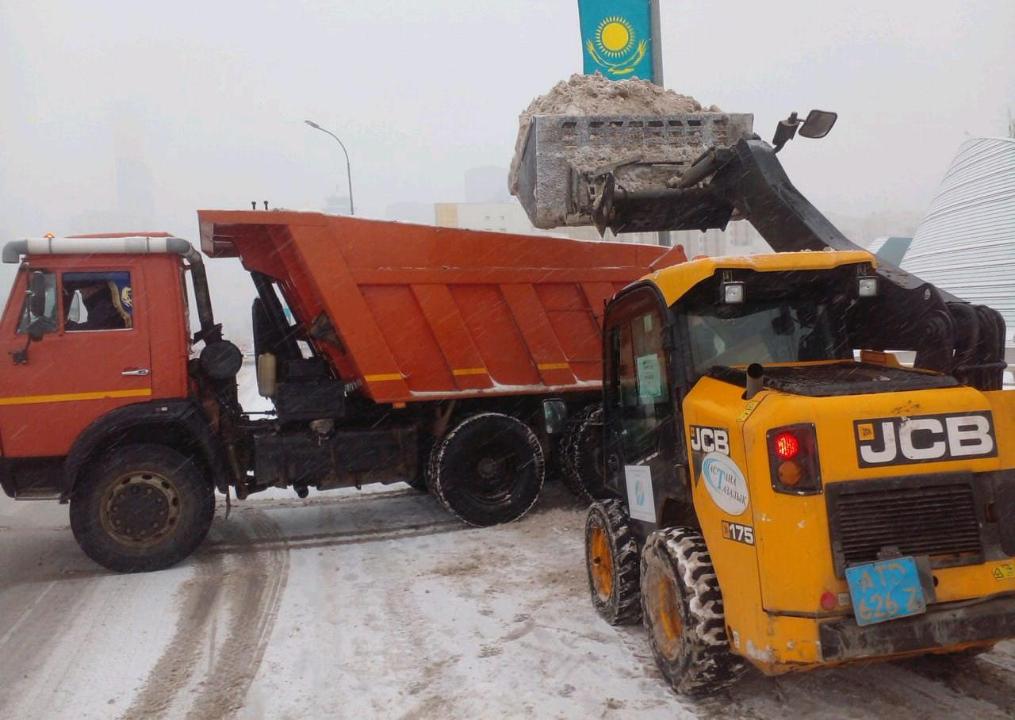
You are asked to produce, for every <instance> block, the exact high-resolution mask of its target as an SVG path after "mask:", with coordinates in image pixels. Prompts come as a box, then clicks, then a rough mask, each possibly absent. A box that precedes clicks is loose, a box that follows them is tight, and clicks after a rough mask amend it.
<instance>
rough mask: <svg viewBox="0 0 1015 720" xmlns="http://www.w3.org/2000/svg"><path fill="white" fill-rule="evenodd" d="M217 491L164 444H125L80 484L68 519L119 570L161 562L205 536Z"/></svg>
mask: <svg viewBox="0 0 1015 720" xmlns="http://www.w3.org/2000/svg"><path fill="white" fill-rule="evenodd" d="M214 516H215V491H214V488H213V487H212V485H211V483H210V482H209V481H208V480H207V479H205V478H204V477H202V474H201V472H200V470H199V469H198V467H197V465H196V463H195V462H194V461H193V460H192V459H190V458H187V457H185V456H183V455H181V454H180V453H178V452H176V451H175V450H172V449H170V448H168V447H165V446H164V445H127V446H124V447H121V448H117V449H116V450H113V451H111V452H110V453H109V454H108V455H107V456H106V457H104V458H102V459H101V460H99V462H98V463H97V464H96V465H95V466H93V467H92V468H91V469H90V470H89V472H88V473H87V475H86V476H85V477H84V478H82V480H81V481H80V482H79V483H78V486H77V487H76V488H75V490H74V494H73V495H72V496H71V501H70V525H71V530H72V531H73V532H74V538H75V539H76V540H77V541H78V545H80V546H81V549H82V550H84V551H85V554H86V555H88V557H90V558H91V559H92V560H94V561H95V562H97V563H98V564H99V565H102V566H103V567H106V568H109V569H110V570H114V571H116V572H146V571H149V570H161V569H163V568H167V567H170V566H171V565H175V564H176V563H178V562H180V560H183V559H184V558H185V557H187V556H188V555H190V554H191V553H192V552H194V550H195V548H197V546H198V545H200V544H201V541H202V540H204V537H205V535H207V534H208V528H210V527H211V522H212V518H213V517H214Z"/></svg>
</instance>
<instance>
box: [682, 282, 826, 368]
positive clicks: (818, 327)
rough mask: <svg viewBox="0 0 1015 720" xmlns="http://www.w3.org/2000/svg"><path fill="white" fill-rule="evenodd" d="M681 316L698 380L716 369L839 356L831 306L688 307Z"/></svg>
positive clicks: (807, 303) (803, 302)
mask: <svg viewBox="0 0 1015 720" xmlns="http://www.w3.org/2000/svg"><path fill="white" fill-rule="evenodd" d="M684 317H685V318H686V322H687V334H688V340H689V344H690V350H691V357H692V358H693V365H694V373H695V374H696V375H703V374H705V373H707V372H708V371H709V370H710V369H711V368H712V367H714V366H717V365H718V366H731V365H749V364H750V363H754V362H757V363H762V364H769V363H784V362H803V361H810V360H830V359H834V358H837V357H840V356H841V351H840V349H839V348H838V347H837V343H836V341H835V336H834V332H833V328H834V326H835V323H833V322H832V321H831V313H830V310H829V307H828V306H827V305H825V304H821V303H815V302H813V301H812V300H810V299H807V300H783V301H773V302H762V303H754V304H752V303H750V302H748V303H745V304H744V305H720V304H714V305H704V306H691V307H689V308H688V309H687V311H686V312H685V313H684Z"/></svg>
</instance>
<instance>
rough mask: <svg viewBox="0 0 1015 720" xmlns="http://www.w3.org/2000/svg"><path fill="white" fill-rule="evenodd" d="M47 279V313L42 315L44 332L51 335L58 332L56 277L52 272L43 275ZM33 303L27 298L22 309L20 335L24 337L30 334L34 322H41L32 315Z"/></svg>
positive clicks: (19, 324) (19, 322)
mask: <svg viewBox="0 0 1015 720" xmlns="http://www.w3.org/2000/svg"><path fill="white" fill-rule="evenodd" d="M43 275H44V276H45V278H46V312H45V314H44V315H42V317H41V320H42V322H41V323H38V326H41V328H42V332H44V333H51V332H56V275H54V274H53V273H51V272H47V273H43ZM30 306H31V303H30V302H29V301H28V296H27V295H26V296H25V304H24V306H23V307H22V308H21V319H20V320H18V335H23V334H24V333H26V332H28V326H29V325H31V324H32V322H33V321H36V320H40V318H37V317H35V316H34V315H32V311H31V307H30Z"/></svg>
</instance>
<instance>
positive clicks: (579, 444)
mask: <svg viewBox="0 0 1015 720" xmlns="http://www.w3.org/2000/svg"><path fill="white" fill-rule="evenodd" d="M602 452H603V406H602V405H601V404H600V403H593V404H591V405H587V406H585V407H584V408H582V409H581V410H580V411H579V412H578V413H576V414H575V415H573V416H572V417H571V418H569V419H568V421H567V425H566V426H565V428H564V438H563V440H562V441H561V444H560V454H561V466H562V470H563V473H562V476H561V479H562V480H563V481H564V486H565V487H567V489H568V490H570V491H571V492H572V493H574V495H575V496H576V497H577V498H578V499H579V500H581V501H582V502H584V503H585V504H586V505H589V504H591V503H593V502H595V501H596V500H597V499H599V498H603V497H607V496H608V493H607V492H606V479H605V477H604V476H603V465H602V461H603V457H602Z"/></svg>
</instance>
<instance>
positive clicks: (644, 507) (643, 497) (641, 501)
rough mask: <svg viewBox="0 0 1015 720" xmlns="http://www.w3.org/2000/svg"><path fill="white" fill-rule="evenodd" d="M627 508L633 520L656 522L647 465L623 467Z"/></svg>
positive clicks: (650, 475) (650, 474)
mask: <svg viewBox="0 0 1015 720" xmlns="http://www.w3.org/2000/svg"><path fill="white" fill-rule="evenodd" d="M624 477H625V478H626V479H627V508H628V512H629V513H630V515H631V517H633V518H634V519H635V520H644V521H645V522H650V523H654V522H655V521H656V502H655V498H654V497H653V496H652V470H651V468H649V466H648V465H625V466H624Z"/></svg>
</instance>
